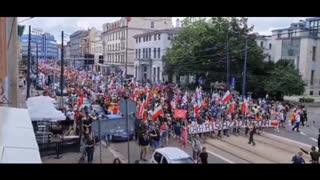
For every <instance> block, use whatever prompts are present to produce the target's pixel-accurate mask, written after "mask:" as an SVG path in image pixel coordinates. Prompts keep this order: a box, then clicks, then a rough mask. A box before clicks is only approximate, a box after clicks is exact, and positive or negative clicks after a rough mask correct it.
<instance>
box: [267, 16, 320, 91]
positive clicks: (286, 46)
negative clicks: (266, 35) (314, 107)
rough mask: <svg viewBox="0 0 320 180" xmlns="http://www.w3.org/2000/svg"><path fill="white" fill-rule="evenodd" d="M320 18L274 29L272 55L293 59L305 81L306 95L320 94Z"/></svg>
mask: <svg viewBox="0 0 320 180" xmlns="http://www.w3.org/2000/svg"><path fill="white" fill-rule="evenodd" d="M319 45H320V18H307V19H306V20H305V21H302V20H301V21H300V22H298V23H292V24H291V26H290V27H289V28H284V29H276V30H273V31H272V46H273V47H272V57H271V59H274V61H275V62H277V61H279V60H280V59H286V60H289V61H291V62H292V63H293V64H294V65H295V66H296V68H297V69H298V70H299V73H300V74H301V76H302V79H303V81H304V82H305V84H306V86H305V93H304V95H310V96H320V47H319Z"/></svg>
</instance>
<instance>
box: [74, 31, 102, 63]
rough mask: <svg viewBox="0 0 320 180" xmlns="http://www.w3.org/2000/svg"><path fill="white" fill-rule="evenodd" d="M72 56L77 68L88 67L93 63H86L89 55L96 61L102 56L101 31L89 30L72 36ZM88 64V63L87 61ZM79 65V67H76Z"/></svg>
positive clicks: (77, 32)
mask: <svg viewBox="0 0 320 180" xmlns="http://www.w3.org/2000/svg"><path fill="white" fill-rule="evenodd" d="M69 44H70V56H68V58H69V59H71V61H74V62H73V63H74V65H75V66H88V65H89V64H90V65H93V63H86V61H85V58H86V57H87V56H88V55H92V56H94V58H93V59H92V61H93V62H94V59H95V58H96V57H97V59H98V58H99V56H101V55H102V42H101V31H98V30H97V29H96V28H95V27H93V28H91V29H88V30H79V31H76V32H74V33H73V34H71V35H70V41H69ZM87 62H88V61H87ZM76 64H77V65H76Z"/></svg>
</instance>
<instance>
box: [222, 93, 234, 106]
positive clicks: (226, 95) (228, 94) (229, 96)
mask: <svg viewBox="0 0 320 180" xmlns="http://www.w3.org/2000/svg"><path fill="white" fill-rule="evenodd" d="M231 99H232V94H231V93H230V91H229V90H228V91H227V92H226V93H225V94H224V96H223V98H222V101H223V102H224V103H225V102H228V101H230V100H231Z"/></svg>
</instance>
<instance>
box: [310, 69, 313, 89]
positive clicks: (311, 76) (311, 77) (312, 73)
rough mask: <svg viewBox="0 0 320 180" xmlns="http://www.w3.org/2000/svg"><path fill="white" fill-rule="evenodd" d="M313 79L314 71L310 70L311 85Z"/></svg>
mask: <svg viewBox="0 0 320 180" xmlns="http://www.w3.org/2000/svg"><path fill="white" fill-rule="evenodd" d="M313 77H314V70H311V80H310V84H311V85H313Z"/></svg>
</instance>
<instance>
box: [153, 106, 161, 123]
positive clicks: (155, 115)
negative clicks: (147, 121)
mask: <svg viewBox="0 0 320 180" xmlns="http://www.w3.org/2000/svg"><path fill="white" fill-rule="evenodd" d="M161 114H163V110H162V106H161V105H160V106H158V107H156V108H155V109H154V111H153V112H152V120H153V121H154V120H156V119H157V118H158V117H159V116H160V115H161Z"/></svg>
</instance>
